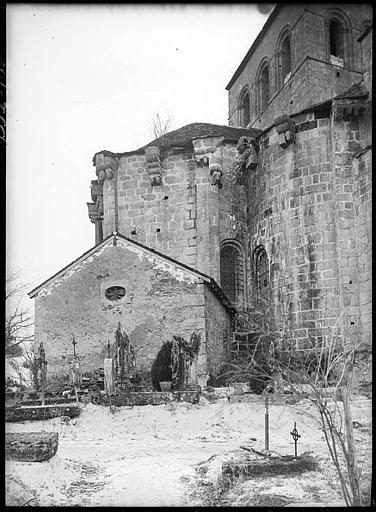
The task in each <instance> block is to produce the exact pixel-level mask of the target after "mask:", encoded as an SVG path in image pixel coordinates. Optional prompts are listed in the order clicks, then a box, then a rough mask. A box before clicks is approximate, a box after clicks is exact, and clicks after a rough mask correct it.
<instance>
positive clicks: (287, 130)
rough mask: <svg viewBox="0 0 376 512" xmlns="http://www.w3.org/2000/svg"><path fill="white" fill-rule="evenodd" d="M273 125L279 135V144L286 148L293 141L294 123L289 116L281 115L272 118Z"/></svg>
mask: <svg viewBox="0 0 376 512" xmlns="http://www.w3.org/2000/svg"><path fill="white" fill-rule="evenodd" d="M274 126H275V129H276V130H277V133H278V135H279V145H280V146H281V147H283V148H286V147H287V146H288V145H289V144H292V143H293V142H295V123H294V121H293V120H292V119H291V117H289V116H287V115H282V116H279V117H277V118H276V119H275V120H274Z"/></svg>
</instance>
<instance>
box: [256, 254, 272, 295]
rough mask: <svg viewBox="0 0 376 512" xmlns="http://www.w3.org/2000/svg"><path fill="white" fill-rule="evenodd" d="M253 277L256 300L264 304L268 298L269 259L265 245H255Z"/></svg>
mask: <svg viewBox="0 0 376 512" xmlns="http://www.w3.org/2000/svg"><path fill="white" fill-rule="evenodd" d="M253 263H254V277H255V285H256V293H257V299H258V302H259V303H261V304H266V303H267V302H268V299H269V289H270V286H269V259H268V255H267V254H266V250H265V247H263V246H262V245H261V246H259V247H257V249H256V250H255V252H254V255H253Z"/></svg>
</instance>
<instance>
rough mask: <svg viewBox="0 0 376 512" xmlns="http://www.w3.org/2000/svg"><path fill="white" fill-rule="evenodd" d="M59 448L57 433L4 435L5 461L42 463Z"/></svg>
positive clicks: (8, 433)
mask: <svg viewBox="0 0 376 512" xmlns="http://www.w3.org/2000/svg"><path fill="white" fill-rule="evenodd" d="M58 446H59V434H58V433H57V432H43V431H42V432H17V433H10V432H7V433H6V434H5V459H6V460H16V461H19V462H44V461H46V460H49V459H51V458H52V457H53V456H54V455H55V454H56V452H57V449H58Z"/></svg>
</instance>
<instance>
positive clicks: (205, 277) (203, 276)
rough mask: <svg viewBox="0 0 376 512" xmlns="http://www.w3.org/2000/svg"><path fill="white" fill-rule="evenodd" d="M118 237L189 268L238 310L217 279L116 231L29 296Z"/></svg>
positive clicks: (228, 307)
mask: <svg viewBox="0 0 376 512" xmlns="http://www.w3.org/2000/svg"><path fill="white" fill-rule="evenodd" d="M116 238H120V239H123V240H125V241H127V242H128V243H130V244H132V245H134V246H136V247H139V248H141V249H143V250H144V251H146V252H149V253H151V254H154V255H155V256H157V257H158V258H162V259H164V260H167V261H169V262H171V263H173V264H175V265H177V266H178V267H181V268H183V269H185V270H188V271H189V272H191V273H193V274H195V275H196V276H197V277H199V278H201V279H202V280H203V281H205V282H206V284H207V285H208V286H209V288H210V289H211V290H212V291H213V293H214V295H215V296H216V297H217V298H218V299H219V301H220V302H221V303H222V305H223V306H224V307H225V309H226V310H227V311H228V312H229V313H230V314H234V313H235V311H236V310H235V308H234V307H233V305H232V304H231V301H230V300H229V299H228V298H227V297H226V295H225V294H224V292H223V291H222V289H221V288H220V286H218V284H217V283H216V281H215V280H214V279H212V278H211V277H210V276H208V275H206V274H204V273H202V272H200V271H199V270H196V269H194V268H192V267H190V266H189V265H186V264H185V263H181V262H180V261H177V260H175V259H174V258H171V257H170V256H167V255H166V254H163V253H161V252H159V251H157V250H155V249H152V248H151V247H148V246H146V245H144V244H141V243H140V242H136V241H135V240H132V239H131V238H128V237H126V236H124V235H121V234H120V233H116V234H115V233H112V234H111V235H108V236H107V237H106V238H105V239H104V240H102V242H100V243H99V244H97V245H94V246H93V247H91V248H90V249H89V250H88V251H86V252H84V253H83V254H81V256H79V257H78V258H76V259H75V260H74V261H72V262H71V263H69V264H68V265H66V266H65V267H64V268H62V269H61V270H59V271H58V272H56V273H55V274H54V275H52V276H51V277H49V278H48V279H46V280H45V281H43V283H41V284H40V285H38V286H36V287H35V288H34V289H33V290H31V291H30V292H29V293H28V295H29V297H30V298H31V299H32V298H34V297H35V296H36V295H37V294H38V292H39V291H40V290H41V289H42V288H43V287H44V286H46V285H47V284H48V283H50V282H51V281H53V280H54V279H56V278H58V277H59V276H62V275H64V273H66V272H68V271H69V270H70V269H71V268H73V267H74V265H75V264H77V263H80V262H82V261H84V260H85V259H87V258H89V257H90V256H92V255H93V254H95V252H97V251H98V250H99V249H101V248H102V247H104V246H105V245H106V244H107V243H108V242H109V241H110V240H111V239H116Z"/></svg>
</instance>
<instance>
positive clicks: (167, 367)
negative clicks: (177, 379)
mask: <svg viewBox="0 0 376 512" xmlns="http://www.w3.org/2000/svg"><path fill="white" fill-rule="evenodd" d="M171 348H172V342H171V341H166V342H165V343H163V345H162V347H161V348H160V350H159V352H158V354H157V357H156V358H155V361H154V363H153V365H152V367H151V383H152V385H153V388H154V389H155V390H157V391H161V387H160V385H159V383H160V382H161V381H162V382H163V381H170V380H171V379H172V371H171Z"/></svg>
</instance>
